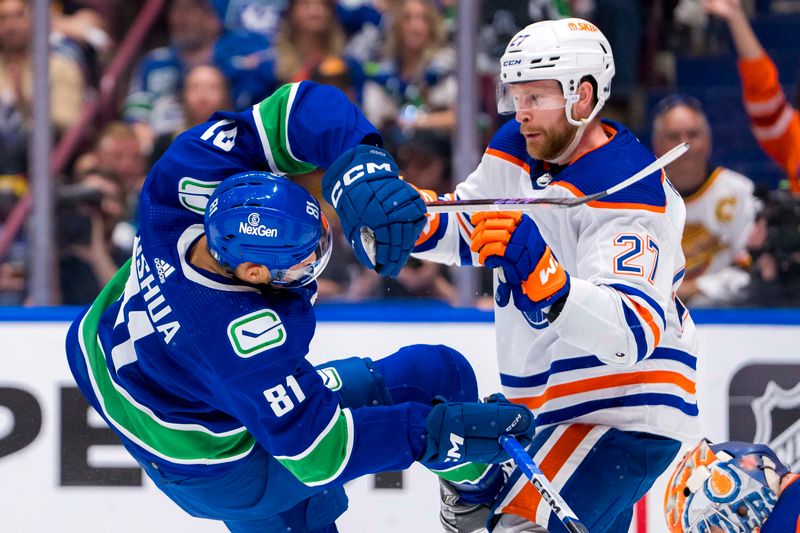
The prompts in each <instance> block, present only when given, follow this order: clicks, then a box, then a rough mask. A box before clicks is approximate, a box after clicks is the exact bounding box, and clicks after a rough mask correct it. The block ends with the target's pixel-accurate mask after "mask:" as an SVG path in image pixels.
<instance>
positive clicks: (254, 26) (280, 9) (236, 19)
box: [213, 0, 289, 42]
mask: <svg viewBox="0 0 800 533" xmlns="http://www.w3.org/2000/svg"><path fill="white" fill-rule="evenodd" d="M213 1H214V9H215V10H216V11H217V14H218V15H219V18H220V19H221V20H222V23H223V24H224V26H225V28H226V29H230V30H247V31H251V32H255V33H260V34H262V35H263V36H264V37H266V38H267V39H268V40H269V41H270V42H272V41H273V40H274V39H275V34H276V33H277V31H278V25H279V24H280V21H281V18H282V16H283V14H284V12H285V11H286V6H287V5H289V0H213Z"/></svg>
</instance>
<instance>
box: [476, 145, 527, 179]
mask: <svg viewBox="0 0 800 533" xmlns="http://www.w3.org/2000/svg"><path fill="white" fill-rule="evenodd" d="M486 153H487V154H489V155H493V156H495V157H499V158H500V159H502V160H504V161H508V162H509V163H511V164H512V165H517V166H518V167H520V168H521V169H522V170H524V171H525V172H527V173H528V174H530V172H531V167H530V166H529V165H528V163H526V162H525V161H523V160H521V159H517V158H516V157H514V156H513V155H511V154H507V153H505V152H501V151H500V150H496V149H494V148H487V149H486Z"/></svg>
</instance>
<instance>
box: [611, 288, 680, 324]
mask: <svg viewBox="0 0 800 533" xmlns="http://www.w3.org/2000/svg"><path fill="white" fill-rule="evenodd" d="M608 286H609V287H612V288H614V289H617V290H618V291H620V292H624V293H625V294H627V295H629V296H636V297H637V298H641V299H642V300H644V301H645V302H646V303H647V305H649V306H650V307H651V308H653V310H654V311H655V312H656V313H657V314H658V317H659V318H660V319H661V324H662V325H663V326H664V329H667V319H666V316H665V315H664V310H663V309H662V308H661V306H660V305H658V303H657V302H656V301H655V300H654V299H653V298H651V297H650V296H648V295H647V294H646V293H645V292H644V291H641V290H639V289H637V288H635V287H631V286H630V285H625V284H623V283H611V284H609V285H608Z"/></svg>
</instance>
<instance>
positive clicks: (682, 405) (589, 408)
mask: <svg viewBox="0 0 800 533" xmlns="http://www.w3.org/2000/svg"><path fill="white" fill-rule="evenodd" d="M650 405H654V406H655V405H663V406H666V407H673V408H675V409H678V410H679V411H682V412H683V413H685V414H687V415H689V416H697V413H698V410H697V404H696V403H688V402H687V401H686V400H684V399H683V398H681V397H680V396H675V395H674V394H665V393H660V392H648V393H644V394H634V395H631V396H619V397H616V398H604V399H601V400H591V401H588V402H583V403H579V404H576V405H571V406H569V407H565V408H563V409H556V410H554V411H546V412H544V413H537V415H536V423H537V424H538V425H539V426H544V425H549V424H558V423H560V422H564V421H566V420H572V419H575V418H577V417H579V416H583V415H586V414H589V413H593V412H595V411H600V410H602V409H615V408H618V407H639V406H650Z"/></svg>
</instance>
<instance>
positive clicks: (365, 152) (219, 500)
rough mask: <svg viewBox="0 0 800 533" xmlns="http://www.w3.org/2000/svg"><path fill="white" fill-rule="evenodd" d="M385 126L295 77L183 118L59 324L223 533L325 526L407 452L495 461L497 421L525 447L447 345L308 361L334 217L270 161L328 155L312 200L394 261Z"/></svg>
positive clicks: (141, 445)
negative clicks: (130, 236)
mask: <svg viewBox="0 0 800 533" xmlns="http://www.w3.org/2000/svg"><path fill="white" fill-rule="evenodd" d="M381 141H382V140H381V137H380V135H379V134H378V133H377V130H375V128H374V127H373V126H372V125H371V124H369V123H368V122H367V121H366V119H365V118H364V116H363V115H362V114H361V113H360V111H359V110H358V108H357V107H356V106H354V105H353V104H352V103H351V102H350V101H349V100H348V99H347V97H346V96H345V95H344V94H343V93H342V92H341V91H338V90H336V89H334V88H331V87H328V86H322V85H317V84H314V83H311V82H302V83H297V84H291V85H286V86H284V87H282V88H281V89H279V90H278V91H276V92H275V93H274V94H273V95H272V96H270V97H269V98H267V99H266V100H264V101H262V102H260V103H259V104H258V105H257V106H255V107H254V108H252V109H249V110H247V111H244V112H239V113H231V112H219V113H216V114H215V115H213V116H212V117H211V118H210V120H209V121H208V122H206V123H204V124H200V125H198V126H195V127H194V128H190V129H189V130H187V131H186V132H184V133H183V134H181V135H180V136H178V138H177V139H176V140H175V142H173V143H172V145H171V146H170V148H169V149H168V150H167V152H166V153H165V154H164V156H163V157H162V158H161V159H160V160H159V161H158V163H157V164H156V165H155V166H154V167H153V169H152V170H151V171H150V173H149V175H148V178H147V180H146V181H145V184H144V186H143V188H142V192H141V197H140V203H139V220H140V224H139V231H138V234H137V236H136V241H135V244H134V252H133V257H132V259H131V260H129V261H128V262H127V263H126V264H125V265H123V267H122V268H121V269H120V270H119V272H118V273H117V274H116V275H115V276H114V278H113V279H112V280H111V281H110V282H109V283H108V284H107V285H106V287H105V288H104V289H103V291H102V292H101V293H100V295H99V296H98V298H97V299H96V300H95V302H94V304H93V305H92V306H91V307H90V308H89V309H87V310H86V311H84V312H83V313H81V315H80V317H79V318H78V319H76V321H75V322H74V323H73V325H72V327H71V328H70V331H69V333H68V337H67V356H68V360H69V364H70V368H71V370H72V373H73V375H74V376H75V379H76V382H77V384H78V386H79V387H80V389H81V391H82V392H83V394H84V395H85V396H86V398H87V399H88V400H89V403H90V404H91V405H92V406H93V407H94V408H95V409H96V410H97V411H98V412H99V413H100V415H101V416H102V417H103V419H104V420H105V421H106V422H107V423H108V424H109V426H110V427H111V428H112V429H113V430H115V431H116V432H117V434H118V435H119V436H120V438H121V439H122V442H123V445H124V446H125V447H126V448H127V450H128V451H129V452H130V453H131V455H132V456H133V457H135V458H136V460H137V461H138V462H139V464H140V465H141V466H142V468H144V470H145V472H146V473H147V475H148V476H149V477H150V478H151V479H152V480H153V482H154V483H155V484H156V485H157V486H158V487H159V488H160V489H161V490H162V491H163V492H164V493H165V494H167V495H168V496H169V497H170V498H171V499H172V500H173V501H174V502H175V503H176V504H178V505H179V506H180V507H181V508H182V509H184V510H185V511H187V512H188V513H190V514H192V515H194V516H197V517H202V518H208V519H214V520H221V521H224V522H225V524H226V526H227V527H228V528H229V529H230V530H231V531H235V532H251V531H252V532H262V531H290V530H291V531H307V532H323V533H331V532H335V531H336V526H335V523H334V522H335V520H336V518H337V517H338V516H339V515H340V514H341V513H342V512H343V511H344V510H345V509H346V506H347V500H346V497H345V494H344V490H343V488H342V485H343V484H344V483H345V482H346V481H348V480H351V479H354V478H356V477H358V476H361V475H364V474H367V473H372V472H380V471H385V470H400V469H404V468H407V467H408V466H410V465H411V464H412V463H413V462H414V461H420V462H421V463H422V464H424V465H425V466H427V467H428V468H430V469H432V470H434V471H437V472H439V473H440V474H441V475H442V476H445V477H448V478H452V477H453V476H455V477H456V479H459V478H461V477H462V476H465V475H469V476H470V477H473V476H476V475H479V473H478V472H479V471H481V470H483V471H485V470H488V469H489V468H491V467H490V466H488V465H489V464H492V463H496V462H499V461H502V460H503V459H505V458H506V457H507V455H505V454H504V453H503V452H502V448H501V447H500V445H499V443H498V441H497V438H498V437H499V435H501V434H504V433H508V434H513V435H516V436H518V438H520V440H521V441H522V442H523V444H527V443H528V442H529V438H530V436H531V435H532V433H533V419H532V415H531V414H530V412H529V411H528V409H527V408H525V407H523V406H514V405H512V404H510V403H508V402H507V401H506V400H505V399H504V398H502V397H500V396H494V397H491V398H490V400H491V401H488V402H485V403H479V402H477V398H478V396H477V386H476V381H475V377H474V373H473V371H472V369H471V367H470V365H469V363H468V362H467V360H466V359H465V358H464V357H463V356H462V355H461V354H459V353H458V352H456V351H455V350H453V349H451V348H448V347H445V346H427V345H413V346H407V347H405V348H402V349H400V350H399V351H398V352H397V353H395V354H393V355H390V356H388V357H386V358H384V359H381V360H379V361H375V362H373V361H371V360H369V359H367V358H362V357H352V358H349V359H343V360H336V361H331V362H329V363H326V364H323V365H321V367H320V368H316V369H315V368H314V367H313V366H312V365H311V363H310V362H309V361H308V360H307V359H306V355H307V354H308V353H309V344H310V342H311V340H312V337H313V336H314V331H315V328H316V318H315V314H314V309H313V302H314V300H315V293H316V283H315V278H316V277H317V276H318V275H319V274H320V272H321V271H322V269H323V268H324V267H325V264H326V262H327V261H328V256H329V253H330V245H331V238H330V231H329V230H330V226H329V224H328V223H327V221H326V219H325V217H324V215H323V214H322V212H321V209H320V205H319V203H318V202H317V201H316V200H315V199H314V198H313V197H312V196H311V194H310V193H309V192H308V191H307V190H306V189H304V188H302V187H301V186H300V185H298V184H296V183H294V182H293V181H291V180H289V179H287V178H286V177H285V176H283V174H288V175H298V174H304V173H307V172H309V171H311V170H313V169H314V168H324V169H326V170H325V173H324V175H323V177H322V192H323V195H324V196H325V198H326V199H327V200H328V201H329V202H330V203H331V204H332V205H333V207H334V208H335V210H336V213H337V215H339V218H340V220H341V221H342V226H343V231H344V232H345V234H346V235H347V236H348V241H349V242H350V245H351V246H352V247H353V248H354V250H355V252H356V257H357V258H358V259H359V261H361V262H362V263H364V264H365V265H367V264H368V265H369V266H371V267H373V268H375V269H376V270H378V271H379V272H381V273H382V274H385V275H392V276H394V275H397V273H398V272H399V270H400V268H401V267H402V265H403V264H404V263H405V261H406V259H407V257H408V254H409V252H410V250H411V248H412V247H413V243H414V241H415V240H416V238H417V236H418V235H419V232H420V231H421V229H422V226H423V225H424V212H425V208H424V204H423V203H422V201H421V200H420V198H419V195H418V193H417V192H416V191H415V190H414V189H413V188H412V187H411V186H410V185H408V184H407V183H405V182H404V181H403V180H401V179H399V178H398V172H397V166H396V165H395V163H394V161H393V159H392V158H391V156H390V155H389V154H388V153H387V152H385V151H383V150H382V149H381V148H380V146H379V145H380V144H381ZM453 443H456V444H455V445H454V444H453ZM467 461H471V462H470V463H467ZM476 465H477V466H476ZM496 489H497V487H496V486H481V487H478V488H477V489H476V490H478V491H482V492H486V491H490V490H496ZM481 495H483V494H479V496H481Z"/></svg>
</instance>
